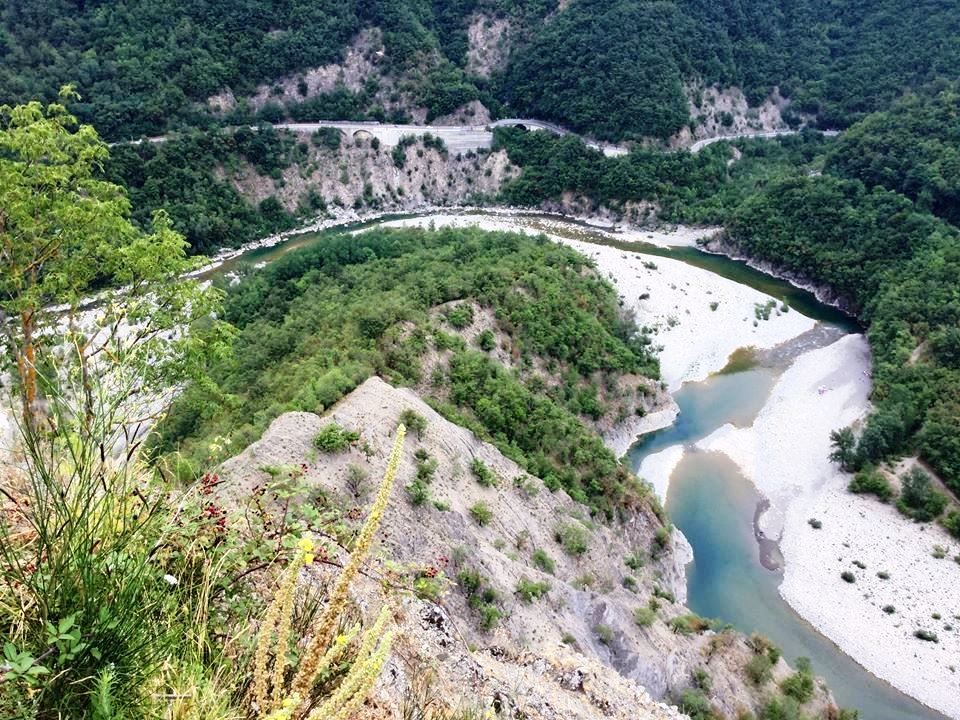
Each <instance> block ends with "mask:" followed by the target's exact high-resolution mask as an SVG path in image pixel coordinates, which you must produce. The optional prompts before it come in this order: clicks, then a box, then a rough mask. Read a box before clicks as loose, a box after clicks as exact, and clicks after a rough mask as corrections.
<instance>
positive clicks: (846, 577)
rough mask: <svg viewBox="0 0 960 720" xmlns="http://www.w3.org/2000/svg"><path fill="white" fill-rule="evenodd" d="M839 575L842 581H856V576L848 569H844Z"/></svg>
mask: <svg viewBox="0 0 960 720" xmlns="http://www.w3.org/2000/svg"><path fill="white" fill-rule="evenodd" d="M840 577H841V578H843V581H844V582H848V583H851V584H852V583H855V582H856V581H857V576H856V575H854V574H853V573H852V572H850V571H849V570H844V571H843V572H842V573H840Z"/></svg>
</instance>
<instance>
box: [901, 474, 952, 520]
mask: <svg viewBox="0 0 960 720" xmlns="http://www.w3.org/2000/svg"><path fill="white" fill-rule="evenodd" d="M900 484H901V490H900V499H899V500H898V501H897V509H898V510H899V511H900V512H902V513H903V514H904V515H906V516H908V517H911V518H913V519H914V520H918V521H920V522H929V521H931V520H935V519H936V518H937V517H939V516H940V514H941V513H942V512H943V511H944V508H946V507H947V496H946V495H944V494H943V493H942V492H940V491H938V490H937V489H936V488H934V487H933V481H932V480H931V479H930V476H929V475H928V474H927V473H925V472H924V471H923V470H921V469H920V468H916V467H915V468H912V469H911V470H910V471H909V472H907V473H906V474H905V475H904V476H903V477H902V478H901V479H900Z"/></svg>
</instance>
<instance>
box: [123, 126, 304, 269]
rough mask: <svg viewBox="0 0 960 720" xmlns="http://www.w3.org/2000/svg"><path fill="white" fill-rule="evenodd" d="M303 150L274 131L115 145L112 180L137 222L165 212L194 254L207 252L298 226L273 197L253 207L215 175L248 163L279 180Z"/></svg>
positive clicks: (198, 136) (142, 221)
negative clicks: (121, 189) (121, 190)
mask: <svg viewBox="0 0 960 720" xmlns="http://www.w3.org/2000/svg"><path fill="white" fill-rule="evenodd" d="M302 152H303V151H302V149H300V148H298V146H297V145H295V144H294V143H292V142H291V141H290V140H289V138H287V137H285V136H284V135H282V134H280V133H277V132H275V131H274V130H272V129H271V128H268V127H261V128H260V129H258V130H256V131H253V130H248V129H240V130H238V131H236V132H209V133H201V132H194V133H190V134H187V135H184V136H181V137H178V138H176V139H173V140H169V141H167V142H164V143H142V144H140V145H121V146H117V147H114V148H113V149H112V151H111V154H110V159H109V161H108V163H107V166H106V174H107V176H108V177H109V178H110V179H111V180H113V181H114V182H116V183H118V184H121V185H123V186H124V187H126V189H127V193H128V195H129V197H130V200H131V204H132V206H133V207H134V208H135V212H134V219H135V220H136V221H137V222H138V223H140V224H141V225H146V223H147V222H148V221H149V219H150V217H151V216H152V214H153V213H154V212H155V211H156V210H159V209H165V210H166V211H167V212H168V213H169V214H170V217H171V219H172V221H173V225H174V228H175V229H176V230H177V231H179V232H181V233H183V235H184V236H185V237H186V238H187V241H188V242H189V243H190V246H191V248H192V250H193V251H194V252H199V253H209V252H212V251H214V250H216V249H218V248H222V247H237V246H238V245H242V244H243V243H244V242H248V241H250V240H254V239H256V238H260V237H264V236H266V235H269V234H270V233H272V232H274V231H276V230H283V229H286V228H289V227H291V226H292V224H293V220H294V218H293V216H291V215H290V214H289V213H287V212H286V211H285V210H284V209H283V208H282V207H281V206H280V204H279V202H277V201H276V200H275V199H273V198H268V199H267V200H264V201H263V202H262V203H260V205H259V206H254V205H252V204H251V203H250V202H249V201H248V200H247V199H246V198H244V197H243V196H241V195H240V193H238V192H237V190H236V188H235V187H234V186H233V185H232V184H231V183H230V182H229V181H227V180H224V179H221V177H218V176H217V174H216V170H217V169H218V168H227V169H231V170H233V169H237V168H238V167H239V166H240V164H241V163H243V162H246V163H249V164H251V165H252V166H253V167H254V168H255V169H256V170H257V171H258V172H259V173H261V174H262V175H265V176H268V177H279V173H280V171H281V170H283V169H284V168H286V167H288V166H289V165H290V164H291V163H292V162H294V161H295V160H296V158H297V157H298V155H299V154H302Z"/></svg>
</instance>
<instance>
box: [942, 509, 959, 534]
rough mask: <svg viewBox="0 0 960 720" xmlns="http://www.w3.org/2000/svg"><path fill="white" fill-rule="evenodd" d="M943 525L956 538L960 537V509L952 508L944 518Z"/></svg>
mask: <svg viewBox="0 0 960 720" xmlns="http://www.w3.org/2000/svg"><path fill="white" fill-rule="evenodd" d="M943 527H944V528H946V530H947V532H948V533H950V534H951V535H953V536H954V537H955V538H958V539H960V510H951V511H950V512H948V513H947V514H946V516H945V517H944V518H943Z"/></svg>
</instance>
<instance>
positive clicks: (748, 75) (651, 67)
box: [0, 0, 960, 139]
mask: <svg viewBox="0 0 960 720" xmlns="http://www.w3.org/2000/svg"><path fill="white" fill-rule="evenodd" d="M477 17H483V18H488V19H494V18H497V19H500V20H503V21H505V24H504V25H503V28H505V30H504V31H503V33H502V34H503V35H504V37H502V38H496V41H498V42H499V41H502V42H507V41H509V42H508V47H507V48H505V49H507V50H510V52H509V53H506V54H505V59H504V60H503V62H502V63H501V64H500V65H499V66H498V67H495V68H493V70H494V72H493V75H492V77H490V78H486V77H477V76H475V75H471V73H470V72H468V67H469V63H468V62H467V55H468V50H469V49H470V43H469V39H468V29H469V27H470V25H471V23H472V22H473V21H474V19H475V18H477ZM365 28H379V29H380V30H382V38H383V55H382V57H379V58H378V59H377V70H376V72H375V73H374V75H373V76H371V77H369V78H366V80H367V81H368V83H369V85H368V86H367V87H365V88H364V91H375V90H376V88H377V87H378V85H379V84H380V83H381V82H382V80H383V78H384V77H388V76H389V77H395V78H401V79H402V82H401V83H400V84H401V85H402V86H403V88H404V89H405V90H404V91H405V92H408V93H409V96H410V98H411V102H413V103H414V104H416V105H417V106H421V107H424V108H426V109H427V111H428V117H434V116H437V115H443V114H446V113H449V112H451V111H452V110H454V109H455V108H456V107H458V106H460V105H462V104H464V103H466V102H469V101H471V100H476V99H481V100H482V101H483V102H484V103H485V104H486V105H487V106H488V107H489V108H490V109H491V110H492V111H493V112H494V113H502V114H507V113H509V114H514V115H518V114H519V115H536V116H540V117H542V118H543V119H548V120H555V121H558V122H561V123H564V124H566V125H569V126H570V127H571V128H573V129H576V130H579V131H582V132H586V133H591V134H594V135H596V136H597V137H600V138H606V139H621V138H631V137H632V138H638V137H646V136H655V137H666V136H668V135H670V134H672V133H673V132H675V131H676V130H677V129H679V128H680V127H682V126H683V125H684V124H685V123H686V122H687V121H688V114H687V98H686V97H685V95H684V93H683V87H684V84H686V83H689V82H692V81H704V82H706V83H721V84H724V85H729V84H736V85H739V86H741V87H742V88H743V89H744V90H745V91H746V93H747V96H748V97H749V98H750V99H751V101H752V102H754V103H757V102H759V101H760V100H762V99H763V98H764V97H765V96H766V95H767V94H768V93H769V92H770V90H771V89H772V88H774V87H779V89H780V92H781V94H782V95H783V96H785V97H787V98H790V99H791V100H792V101H793V109H792V111H793V117H795V118H796V117H797V114H796V113H807V114H810V115H812V116H814V117H815V122H818V123H819V124H820V125H822V126H827V127H845V126H847V125H849V124H850V123H851V122H854V121H856V120H858V119H860V118H862V117H863V116H864V115H865V114H866V113H868V112H870V111H873V110H879V109H883V108H885V107H886V106H887V105H888V104H889V102H891V101H892V100H893V99H894V98H896V97H897V96H898V95H900V94H901V92H902V91H903V90H904V89H906V88H909V87H916V86H918V85H921V84H923V83H924V82H927V81H929V80H931V79H933V78H935V77H937V76H943V75H945V76H948V77H951V76H952V77H955V76H956V75H957V73H958V71H960V44H958V42H957V40H956V38H957V37H958V35H960V7H958V3H957V2H956V1H955V0H947V1H946V2H920V3H912V4H904V3H901V2H895V1H894V0H883V1H882V2H854V3H851V2H845V1H843V0H787V1H784V2H780V3H777V4H776V7H771V5H770V3H768V2H762V1H761V0H746V1H745V2H732V1H730V0H722V1H720V2H707V1H706V0H673V1H672V2H659V3H647V2H639V1H638V0H617V1H616V2H612V3H611V2H606V1H604V0H575V1H574V2H571V3H565V4H564V9H562V10H561V9H559V4H558V3H557V2H555V0H529V1H521V0H457V1H456V2H449V1H447V0H431V1H421V2H414V1H413V0H388V1H386V2H376V3H371V2H364V1H363V0H345V1H338V2H332V1H331V0H318V1H311V2H306V1H304V0H291V1H287V2H281V1H280V0H268V1H266V2H259V1H256V0H203V1H201V2H191V3H186V4H184V3H175V2H170V1H169V0H161V1H160V2H154V1H152V0H131V1H130V2H127V3H122V4H116V3H110V2H103V1H101V0H81V1H80V2H68V1H67V0H52V1H49V2H48V1H47V0H26V1H25V2H17V3H7V4H5V6H4V8H3V10H2V11H0V102H12V101H22V100H24V99H27V98H33V97H40V98H51V97H53V95H54V94H55V93H56V91H57V89H58V88H59V87H60V85H61V84H64V83H75V84H76V86H77V89H78V90H79V92H80V93H81V95H83V97H84V101H83V103H82V104H80V105H78V106H76V107H75V108H74V109H75V111H76V112H77V114H78V115H79V116H80V118H81V119H82V120H84V121H87V122H92V123H95V124H96V125H97V126H98V127H99V128H100V130H101V132H102V133H103V134H104V135H105V136H107V137H109V138H111V139H122V138H129V137H137V136H139V135H142V134H153V133H158V132H161V131H164V130H166V129H169V128H173V127H183V126H190V125H193V126H195V125H205V124H208V123H210V122H212V121H213V118H212V117H211V116H210V114H209V112H208V109H207V106H206V105H205V101H206V99H207V98H209V97H210V96H212V95H214V94H216V93H218V92H220V91H221V90H224V89H231V90H232V91H233V92H234V93H235V94H236V95H237V96H238V97H240V96H244V95H246V94H249V93H251V92H252V90H253V89H254V87H255V86H256V85H257V84H259V83H268V84H269V83H271V82H273V81H275V80H278V79H280V78H282V77H284V76H289V75H296V74H297V73H302V72H303V71H305V70H308V69H310V68H316V67H318V66H321V65H325V64H327V63H332V62H336V61H338V60H340V59H341V58H342V55H343V52H344V49H345V48H346V46H347V45H348V44H349V43H350V42H351V41H352V40H353V39H354V38H355V37H356V36H357V34H358V33H359V32H360V31H361V30H363V29H365ZM363 94H364V93H360V94H357V93H350V92H346V91H344V90H340V91H338V92H337V93H335V94H334V95H333V96H331V97H329V98H326V99H323V98H321V99H315V98H311V99H310V105H309V106H308V107H306V108H301V109H300V110H298V109H296V108H291V109H290V110H288V111H284V110H283V109H282V108H279V109H278V108H276V107H274V108H273V109H271V111H270V113H268V117H269V118H273V117H276V116H277V113H278V111H279V113H280V115H281V116H282V114H283V113H284V112H288V113H290V114H293V115H299V116H301V117H303V116H305V115H308V114H309V115H313V116H316V115H317V113H318V112H319V113H321V114H331V113H337V112H339V113H340V114H341V115H342V114H343V111H344V109H345V108H346V109H349V110H351V114H353V115H358V116H371V117H381V118H386V115H385V114H384V110H383V108H382V107H377V104H376V102H370V98H369V97H366V98H364V97H363ZM366 94H367V95H373V94H375V93H374V92H367V93H366ZM251 117H252V116H250V115H243V114H242V113H241V114H240V115H236V116H234V117H232V118H229V119H230V120H233V121H241V120H242V121H247V120H249V119H251ZM392 119H394V120H397V119H403V116H402V113H401V114H400V115H394V116H392Z"/></svg>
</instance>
